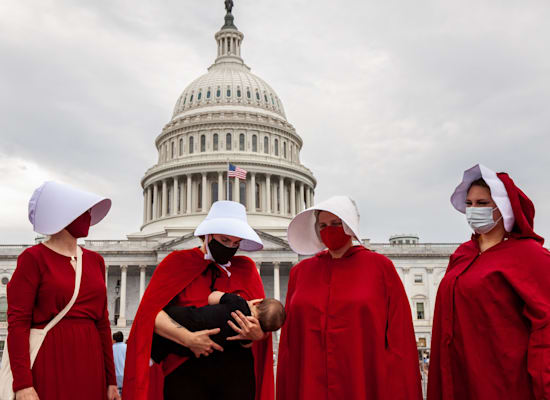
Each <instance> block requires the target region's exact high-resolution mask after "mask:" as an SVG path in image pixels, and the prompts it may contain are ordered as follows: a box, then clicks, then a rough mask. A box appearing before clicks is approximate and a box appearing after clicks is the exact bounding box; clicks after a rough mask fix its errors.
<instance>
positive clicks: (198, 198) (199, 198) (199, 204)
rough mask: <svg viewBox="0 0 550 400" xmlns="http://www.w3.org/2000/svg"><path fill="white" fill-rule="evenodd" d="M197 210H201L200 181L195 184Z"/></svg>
mask: <svg viewBox="0 0 550 400" xmlns="http://www.w3.org/2000/svg"><path fill="white" fill-rule="evenodd" d="M197 194H198V196H197V210H202V182H199V184H198V185H197Z"/></svg>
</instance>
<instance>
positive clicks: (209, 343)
mask: <svg viewBox="0 0 550 400" xmlns="http://www.w3.org/2000/svg"><path fill="white" fill-rule="evenodd" d="M219 332H220V328H216V329H205V330H202V331H197V332H189V331H187V332H186V334H185V336H184V337H183V338H181V341H182V343H183V345H184V346H185V347H187V348H188V349H190V350H191V351H192V352H193V354H194V355H195V357H197V358H199V357H200V356H201V355H202V356H207V355H209V354H210V353H212V352H213V351H214V350H218V351H223V347H222V346H220V345H219V344H217V343H216V342H214V341H213V340H212V339H210V335H215V334H217V333H219Z"/></svg>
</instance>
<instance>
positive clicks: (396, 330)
mask: <svg viewBox="0 0 550 400" xmlns="http://www.w3.org/2000/svg"><path fill="white" fill-rule="evenodd" d="M286 312H287V320H286V322H285V325H284V326H283V329H282V333H281V342H280V344H279V361H278V365H277V399H279V400H319V399H327V400H341V399H346V400H364V399H377V400H409V399H411V400H412V399H414V400H420V399H421V398H422V392H421V388H420V372H419V363H418V353H417V350H416V342H415V336H414V330H413V325H412V319H411V309H410V306H409V303H408V301H407V296H406V294H405V290H404V289H403V285H402V283H401V280H400V279H399V276H398V275H397V272H396V271H395V268H394V266H393V264H392V263H391V261H390V260H388V259H387V258H386V257H384V256H382V255H380V254H377V253H373V252H371V251H369V250H367V249H365V248H364V247H362V246H355V247H352V248H351V249H350V250H349V251H348V252H347V253H346V254H345V255H344V257H343V258H341V259H332V257H331V256H330V255H329V254H328V252H327V251H324V252H321V253H319V254H318V255H317V256H314V257H312V258H309V259H307V260H304V261H302V262H300V263H299V264H297V265H296V266H295V267H294V268H292V270H291V273H290V280H289V285H288V292H287V298H286Z"/></svg>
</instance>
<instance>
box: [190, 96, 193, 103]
mask: <svg viewBox="0 0 550 400" xmlns="http://www.w3.org/2000/svg"><path fill="white" fill-rule="evenodd" d="M192 102H193V94H192V95H191V97H190V98H189V103H192Z"/></svg>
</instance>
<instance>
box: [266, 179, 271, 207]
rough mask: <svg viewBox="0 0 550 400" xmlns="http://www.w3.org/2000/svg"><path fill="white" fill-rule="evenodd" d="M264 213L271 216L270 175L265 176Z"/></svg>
mask: <svg viewBox="0 0 550 400" xmlns="http://www.w3.org/2000/svg"><path fill="white" fill-rule="evenodd" d="M265 208H266V210H265V212H266V213H268V214H271V175H269V174H266V175H265Z"/></svg>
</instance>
